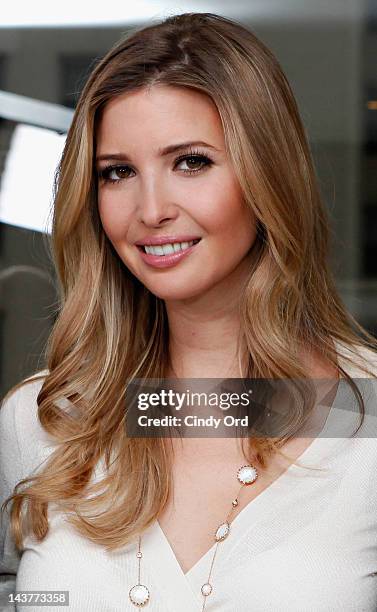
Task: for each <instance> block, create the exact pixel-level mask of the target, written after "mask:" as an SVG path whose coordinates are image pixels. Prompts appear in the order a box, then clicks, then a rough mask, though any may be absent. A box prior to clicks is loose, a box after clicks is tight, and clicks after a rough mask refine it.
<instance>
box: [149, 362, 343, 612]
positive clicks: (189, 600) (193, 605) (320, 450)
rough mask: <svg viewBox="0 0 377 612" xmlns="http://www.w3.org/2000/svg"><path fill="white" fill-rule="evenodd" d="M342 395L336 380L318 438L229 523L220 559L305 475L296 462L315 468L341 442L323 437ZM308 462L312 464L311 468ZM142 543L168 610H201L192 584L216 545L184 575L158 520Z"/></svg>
mask: <svg viewBox="0 0 377 612" xmlns="http://www.w3.org/2000/svg"><path fill="white" fill-rule="evenodd" d="M340 361H342V360H341V357H339V362H340ZM342 392H344V378H341V377H340V378H339V379H338V388H337V391H336V394H335V397H334V400H333V402H332V404H331V407H330V410H329V412H328V414H327V417H326V420H325V423H324V425H323V427H322V429H321V432H320V434H319V435H318V436H317V437H316V438H314V439H313V441H312V442H311V443H310V444H309V445H308V446H307V448H306V449H305V450H304V451H303V452H302V453H301V454H300V455H299V456H298V457H297V458H296V459H295V463H292V464H290V465H289V466H288V468H287V469H286V470H284V472H282V474H280V476H278V477H277V478H276V479H275V480H273V481H272V482H271V484H270V485H268V486H267V487H266V488H265V489H263V490H262V491H261V492H260V493H259V494H258V495H257V497H255V498H254V499H252V500H251V501H250V502H249V503H248V504H247V505H246V506H245V507H244V508H243V509H242V510H241V511H240V512H239V513H238V514H237V516H236V517H235V518H234V519H233V520H232V522H231V533H230V537H228V538H226V539H225V540H224V541H223V542H221V544H220V546H221V551H222V556H228V555H229V553H230V552H231V550H232V549H233V547H235V546H237V545H238V543H239V540H240V538H241V537H242V535H243V534H244V533H245V531H246V530H248V529H251V528H253V527H255V524H256V523H258V522H259V520H261V519H262V518H263V517H264V515H265V511H267V510H268V508H271V507H273V498H274V496H275V497H276V498H277V499H282V494H283V493H284V491H286V492H287V494H288V493H289V492H290V490H291V489H290V487H291V485H292V482H293V480H294V477H295V476H299V475H301V474H303V473H304V471H306V470H305V469H304V468H302V467H300V465H296V462H298V463H303V464H304V466H306V465H308V466H310V467H312V466H313V467H316V465H317V464H316V461H317V460H318V459H321V457H323V456H324V455H326V454H327V452H328V451H329V450H330V449H332V448H333V446H334V445H336V444H337V443H339V442H340V441H341V439H340V438H337V437H335V438H334V437H328V438H327V437H326V435H325V434H326V432H330V431H333V427H334V420H335V421H336V419H337V417H338V415H337V409H336V408H337V407H336V404H338V406H339V405H341V401H340V398H341V395H342ZM329 435H331V434H329ZM312 461H314V463H313V464H312V463H311V462H312ZM292 476H293V480H292ZM296 482H297V481H296ZM283 497H284V496H283ZM253 518H255V519H256V522H255V521H253ZM143 540H144V544H143V550H144V552H145V557H144V559H145V562H148V565H149V567H150V569H151V571H152V572H156V581H157V583H159V584H160V585H161V587H162V588H163V591H164V593H167V592H169V593H170V594H171V597H172V609H179V610H180V612H193V610H194V609H195V610H199V609H201V606H202V602H203V599H202V596H201V594H200V591H199V592H197V587H196V584H197V583H198V582H200V581H201V580H202V584H204V583H205V582H206V580H207V577H208V571H209V567H210V561H211V559H212V555H213V552H214V549H215V546H216V542H215V543H214V544H213V545H212V546H211V547H210V548H209V549H208V550H207V551H206V552H205V553H204V554H203V555H202V556H201V557H200V558H199V559H198V560H197V561H196V562H195V564H194V565H193V566H192V567H191V568H190V569H189V570H188V571H187V572H184V571H183V569H182V567H181V565H180V563H179V562H178V559H177V557H176V555H175V553H174V551H173V549H172V547H171V545H170V542H169V540H168V538H167V536H166V535H165V533H164V531H163V529H162V528H161V526H160V524H159V522H158V520H155V521H154V522H153V523H152V525H151V526H150V527H149V529H148V530H147V531H146V533H145V535H144V536H143ZM178 604H179V605H178ZM198 606H200V608H199V607H198Z"/></svg>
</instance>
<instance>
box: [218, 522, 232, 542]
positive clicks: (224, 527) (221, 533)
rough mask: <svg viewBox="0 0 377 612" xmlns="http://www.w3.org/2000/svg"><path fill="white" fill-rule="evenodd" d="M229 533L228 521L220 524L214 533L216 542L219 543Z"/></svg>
mask: <svg viewBox="0 0 377 612" xmlns="http://www.w3.org/2000/svg"><path fill="white" fill-rule="evenodd" d="M229 531H230V525H229V523H228V521H225V523H221V525H219V527H218V528H217V530H216V533H215V540H216V542H221V540H225V538H226V537H227V536H228V535H229Z"/></svg>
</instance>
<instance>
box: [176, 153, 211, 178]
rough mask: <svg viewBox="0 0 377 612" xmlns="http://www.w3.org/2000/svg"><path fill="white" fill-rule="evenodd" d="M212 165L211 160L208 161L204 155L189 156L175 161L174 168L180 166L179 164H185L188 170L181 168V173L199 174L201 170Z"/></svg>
mask: <svg viewBox="0 0 377 612" xmlns="http://www.w3.org/2000/svg"><path fill="white" fill-rule="evenodd" d="M212 163H213V162H212V160H210V159H209V158H208V157H207V156H206V155H199V154H190V155H184V156H182V157H179V158H178V159H177V160H176V163H175V167H177V166H180V165H181V164H186V166H188V168H187V169H185V168H182V171H183V172H184V173H185V174H194V173H195V172H201V170H203V169H204V168H205V167H206V166H210V165H211V164H212ZM192 166H194V167H192ZM198 166H199V167H198Z"/></svg>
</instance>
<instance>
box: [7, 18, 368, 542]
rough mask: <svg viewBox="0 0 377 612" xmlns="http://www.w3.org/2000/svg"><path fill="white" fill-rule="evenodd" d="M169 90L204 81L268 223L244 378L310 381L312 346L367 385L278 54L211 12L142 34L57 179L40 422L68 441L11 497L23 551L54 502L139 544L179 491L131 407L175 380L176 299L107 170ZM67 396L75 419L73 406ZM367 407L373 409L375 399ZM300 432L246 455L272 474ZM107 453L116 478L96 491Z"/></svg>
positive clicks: (166, 459) (105, 532) (110, 536)
mask: <svg viewBox="0 0 377 612" xmlns="http://www.w3.org/2000/svg"><path fill="white" fill-rule="evenodd" d="M155 83H159V84H164V85H165V86H175V87H176V86H178V87H186V88H187V87H188V88H193V89H194V90H197V91H199V92H202V93H205V94H207V95H208V96H209V97H210V98H211V99H212V100H213V102H214V103H215V105H216V107H217V109H218V112H219V115H220V117H221V121H222V125H223V129H224V134H225V142H226V147H227V152H228V155H229V157H230V160H231V162H232V164H233V166H234V170H235V172H236V175H237V177H238V180H239V183H240V186H241V188H242V191H243V195H244V198H245V202H246V204H247V205H248V206H249V207H250V211H253V213H254V214H255V215H256V218H257V223H258V226H257V227H258V235H257V239H256V241H255V243H254V245H253V250H254V258H253V264H252V266H251V269H250V278H249V280H248V282H247V285H246V287H245V291H244V293H243V295H242V302H241V305H240V311H239V314H240V322H241V330H242V337H243V339H244V342H245V346H246V353H247V358H248V366H247V371H246V372H245V376H246V377H255V378H277V379H279V378H288V379H289V378H292V379H294V378H296V379H302V378H305V377H307V376H308V371H307V369H306V368H305V367H304V364H303V361H301V360H300V359H298V356H299V355H300V354H301V353H300V351H301V350H302V349H303V347H305V350H306V349H312V348H313V349H315V350H316V351H318V352H319V354H320V355H321V356H323V357H324V358H325V359H326V360H327V361H328V363H330V364H332V366H333V367H334V368H336V370H337V371H338V372H341V373H342V374H343V377H345V378H346V379H348V381H349V383H350V384H351V385H353V384H354V383H353V381H352V379H351V378H350V377H349V375H348V374H347V372H345V371H344V370H343V368H342V367H341V366H340V365H339V363H338V359H337V352H336V349H335V346H334V343H333V340H336V341H339V342H343V343H345V344H347V345H348V346H350V350H351V354H352V351H353V350H354V349H352V346H365V347H369V348H373V349H376V348H377V342H376V340H375V339H374V338H373V336H371V335H370V334H369V333H368V332H367V331H366V330H365V329H364V328H363V327H362V326H361V325H359V324H358V323H357V321H356V320H355V319H354V318H353V317H352V316H351V315H350V314H349V313H348V312H347V310H346V309H345V307H344V306H343V304H342V302H341V299H340V298H339V296H338V293H337V290H336V287H335V283H334V281H333V278H332V275H331V273H330V270H329V264H328V243H329V234H330V232H329V223H328V219H327V215H326V211H325V208H324V205H323V203H322V201H321V196H320V193H319V188H318V185H317V178H316V174H315V170H314V167H313V162H312V158H311V154H310V150H309V146H308V142H307V137H306V134H305V131H304V128H303V125H302V123H301V120H300V116H299V112H298V108H297V105H296V102H295V99H294V96H293V94H292V91H291V88H290V86H289V84H288V82H287V79H286V77H285V75H284V73H283V71H282V69H281V67H280V65H279V63H278V62H277V60H276V58H275V57H274V56H273V54H272V53H271V52H270V51H269V49H267V48H266V47H265V46H264V44H263V43H262V42H261V41H260V40H258V38H257V37H256V36H255V35H254V34H253V33H252V32H251V31H249V30H248V29H246V28H244V27H243V26H241V25H240V24H238V23H236V22H234V21H232V20H230V19H227V18H225V17H221V16H219V15H215V14H211V13H186V14H182V15H176V16H172V17H169V18H167V19H165V20H164V21H163V22H159V23H153V24H152V25H149V26H147V27H144V28H143V29H139V30H136V31H135V30H134V31H132V32H131V33H129V34H128V35H127V36H126V37H125V38H124V39H122V40H121V41H120V42H118V43H117V44H116V45H115V46H114V47H113V48H112V49H111V50H110V51H109V52H108V53H107V54H106V55H105V57H104V58H103V59H102V60H101V61H100V62H99V63H98V64H97V66H96V67H95V68H94V69H93V71H92V73H91V75H90V77H89V79H88V81H87V83H86V85H85V87H84V89H83V91H82V94H81V97H80V100H79V102H78V106H77V109H76V112H75V114H74V118H73V121H72V125H71V127H70V130H69V133H68V136H67V141H66V145H65V148H64V152H63V155H62V158H61V162H60V165H59V168H58V171H57V174H56V179H55V201H54V217H53V231H52V238H51V247H52V257H53V259H54V263H55V266H56V270H57V275H58V280H59V287H60V302H61V308H60V311H59V316H58V318H57V320H56V323H55V325H54V328H53V330H52V333H51V335H50V338H49V342H48V345H47V347H46V363H47V368H48V371H47V374H45V375H43V378H44V382H43V385H42V387H41V390H40V392H39V394H38V398H37V403H38V417H39V420H40V422H41V424H42V426H43V428H44V429H45V430H46V431H47V432H48V434H50V436H51V437H52V438H53V439H54V440H55V441H56V442H57V445H56V448H55V450H54V451H53V452H52V453H51V455H50V456H49V457H48V461H47V462H46V463H45V465H44V466H43V470H41V471H40V472H39V473H37V474H36V475H34V476H33V477H30V478H26V479H24V480H22V481H21V482H20V483H18V485H17V486H16V488H15V492H14V494H13V495H12V496H10V497H9V498H8V499H7V500H6V502H5V504H4V507H5V505H6V504H7V503H9V502H10V501H11V500H13V503H12V509H11V528H12V533H13V536H14V538H15V542H16V545H17V546H18V547H19V548H21V547H22V543H23V537H24V534H25V533H26V532H32V533H33V534H34V536H35V537H36V538H37V539H39V540H42V539H43V538H44V537H45V536H46V534H47V532H48V529H49V522H48V513H47V509H48V505H49V503H52V504H55V505H56V507H57V509H58V510H61V511H62V512H67V515H68V520H69V521H70V522H71V524H72V525H74V527H75V528H76V529H77V530H78V531H79V532H80V533H81V534H82V535H84V536H85V537H87V538H89V539H90V540H92V541H93V542H96V543H97V544H100V545H103V546H105V547H106V549H107V550H112V549H115V548H118V547H121V546H124V545H125V544H127V543H128V542H129V541H130V540H131V539H132V538H134V537H135V536H136V534H138V533H140V532H142V531H143V530H144V529H145V528H146V527H148V526H149V525H150V524H151V523H152V522H153V521H154V520H155V519H156V518H157V517H158V516H159V514H160V512H161V510H162V509H163V508H164V506H165V504H166V502H167V500H168V499H169V496H170V493H171V488H172V477H171V461H172V457H171V454H170V453H169V452H168V450H167V445H166V444H165V443H164V441H163V440H162V439H161V438H131V437H127V432H126V428H125V409H124V396H125V392H126V389H127V386H128V384H129V383H130V382H132V381H133V380H134V379H135V378H136V377H137V378H141V379H143V378H157V379H159V378H163V377H164V375H165V373H166V371H167V369H166V368H167V364H168V362H169V355H168V348H167V347H168V340H169V329H168V321H167V316H166V310H165V304H164V302H163V301H162V300H161V299H159V298H158V297H156V296H154V295H153V294H152V293H151V292H150V291H149V290H148V289H147V288H146V287H144V286H143V285H142V284H141V283H140V282H139V281H138V279H137V278H135V277H134V276H133V275H132V274H131V273H130V271H129V270H128V269H127V268H126V267H125V266H124V264H123V263H122V261H121V260H120V258H119V256H118V255H117V253H116V252H115V251H114V249H113V248H112V245H111V243H110V242H109V240H108V239H107V237H106V235H105V233H104V230H103V228H102V225H101V222H100V218H99V214H98V209H97V178H96V174H95V170H94V159H95V147H96V142H95V136H96V129H97V125H98V122H99V121H100V118H101V112H102V111H103V109H104V107H105V106H106V104H107V103H108V102H109V101H110V100H112V99H113V98H114V97H115V96H119V95H122V94H125V93H126V92H131V91H135V90H136V89H139V88H145V87H151V86H153V84H155ZM354 354H355V356H357V355H358V353H357V351H356V349H355V350H354ZM346 359H349V360H350V361H352V356H351V357H349V358H347V357H346ZM364 369H365V368H364ZM365 371H366V372H368V373H369V374H371V372H370V371H369V370H368V369H365ZM372 375H373V373H372ZM41 378H42V376H39V377H38V375H37V376H35V377H34V378H32V379H31V382H33V381H35V380H38V379H41ZM22 384H25V381H23V382H21V383H19V384H18V385H17V386H16V387H13V389H11V391H10V392H9V394H11V393H12V392H13V391H15V389H17V388H18V387H19V386H20V385H22ZM355 393H356V394H357V389H355ZM9 394H8V395H9ZM62 398H65V400H69V406H70V407H71V408H72V410H69V409H68V410H67V409H66V408H62V406H61V399H62ZM358 401H359V400H358ZM59 404H60V406H59ZM360 405H361V410H362V409H363V402H362V399H361V404H360ZM288 438H289V435H287V436H285V437H284V438H279V439H276V438H274V439H270V438H265V439H259V438H253V439H252V438H250V439H249V444H248V448H247V450H246V451H245V453H246V456H247V457H248V456H249V454H250V453H251V452H253V457H254V460H255V459H256V460H257V461H258V462H259V463H260V464H261V465H262V466H265V465H266V462H267V460H268V458H269V457H270V456H271V455H272V454H273V453H274V452H279V450H278V449H279V447H280V446H281V445H282V443H283V442H284V441H285V440H287V439H288ZM100 460H101V461H104V465H105V466H106V470H105V473H104V478H103V479H102V480H100V482H93V480H92V475H93V473H94V469H95V467H96V466H97V465H98V462H99V461H100ZM125 474H126V475H127V477H126V478H125V476H124V475H125ZM24 504H27V509H28V513H27V514H28V523H27V524H24V518H23V512H22V509H23V505H24Z"/></svg>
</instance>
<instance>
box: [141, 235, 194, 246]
mask: <svg viewBox="0 0 377 612" xmlns="http://www.w3.org/2000/svg"><path fill="white" fill-rule="evenodd" d="M200 237H201V236H193V235H191V234H184V235H182V236H144V238H142V239H141V240H138V241H137V242H135V244H136V245H137V246H153V245H155V246H157V245H159V244H169V243H170V244H174V242H190V240H198V239H199V238H200Z"/></svg>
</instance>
